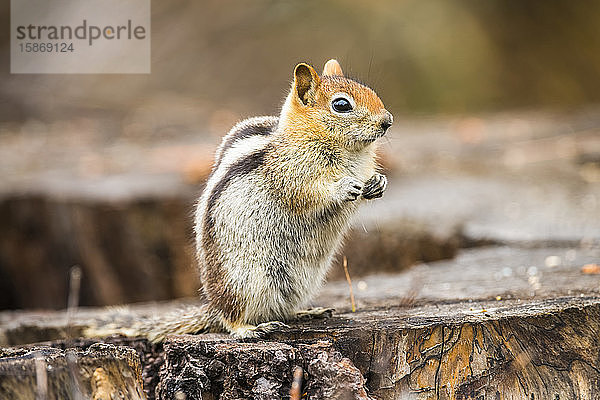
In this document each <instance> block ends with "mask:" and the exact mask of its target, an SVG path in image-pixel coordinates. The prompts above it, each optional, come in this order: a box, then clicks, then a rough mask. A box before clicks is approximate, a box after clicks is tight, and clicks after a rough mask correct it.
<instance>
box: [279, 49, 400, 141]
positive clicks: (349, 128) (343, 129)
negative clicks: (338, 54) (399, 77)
mask: <svg viewBox="0 0 600 400" xmlns="http://www.w3.org/2000/svg"><path fill="white" fill-rule="evenodd" d="M339 96H343V97H347V98H349V99H350V101H351V102H352V103H353V106H354V108H353V110H352V111H351V112H347V113H337V112H335V111H334V110H333V108H332V105H331V102H332V100H334V99H335V98H337V97H339ZM385 118H391V114H389V112H388V111H387V110H386V109H385V107H384V105H383V103H382V101H381V100H380V99H379V97H378V96H377V94H375V92H374V91H373V90H372V89H370V88H368V87H366V86H364V85H362V84H360V83H358V82H355V81H353V80H352V79H348V78H346V77H344V76H343V73H342V69H341V67H340V65H339V63H338V62H337V61H335V60H329V61H328V62H327V63H326V64H325V68H324V69H323V75H322V76H321V77H319V75H318V74H317V73H316V71H315V70H314V68H312V67H311V66H310V65H308V64H304V63H301V64H298V65H297V66H296V68H295V70H294V82H293V84H292V90H291V91H290V94H289V95H288V98H287V100H286V102H285V104H284V107H283V109H282V112H281V117H280V129H281V130H282V131H284V132H285V133H286V135H287V136H288V137H289V138H293V139H294V140H298V141H307V142H319V143H321V144H323V145H325V146H327V145H329V146H337V147H342V148H345V149H346V150H350V151H359V150H362V149H363V148H365V147H366V146H368V145H370V144H371V143H372V142H373V141H374V140H375V139H377V138H378V137H380V136H382V135H383V134H384V133H385V129H382V128H381V122H382V120H383V119H385Z"/></svg>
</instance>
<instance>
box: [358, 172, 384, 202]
mask: <svg viewBox="0 0 600 400" xmlns="http://www.w3.org/2000/svg"><path fill="white" fill-rule="evenodd" d="M386 187H387V178H386V177H385V175H383V174H380V173H378V172H375V175H373V176H372V177H370V178H369V180H368V181H367V182H366V183H365V187H364V189H363V192H362V196H363V197H364V198H365V199H369V200H370V199H376V198H378V197H381V196H383V192H385V188H386Z"/></svg>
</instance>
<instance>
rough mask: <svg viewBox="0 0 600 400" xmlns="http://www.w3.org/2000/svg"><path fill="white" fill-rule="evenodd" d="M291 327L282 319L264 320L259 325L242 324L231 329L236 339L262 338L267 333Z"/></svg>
mask: <svg viewBox="0 0 600 400" xmlns="http://www.w3.org/2000/svg"><path fill="white" fill-rule="evenodd" d="M285 328H289V326H288V325H286V324H284V323H283V322H281V321H269V322H263V323H262V324H258V325H240V326H237V327H235V328H232V329H231V330H230V333H231V336H233V337H234V338H236V339H251V338H261V337H263V336H264V335H266V334H267V333H271V332H275V331H278V330H281V329H285Z"/></svg>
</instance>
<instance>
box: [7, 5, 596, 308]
mask: <svg viewBox="0 0 600 400" xmlns="http://www.w3.org/2000/svg"><path fill="white" fill-rule="evenodd" d="M0 7H1V8H0V21H1V23H2V26H4V27H9V26H10V18H9V17H10V10H9V5H8V2H3V3H2V6H0ZM599 14H600V3H599V2H594V1H579V2H565V1H546V2H543V3H540V2H533V1H521V2H505V1H499V0H498V1H494V0H490V1H485V2H481V1H476V0H460V1H453V2H447V1H438V0H432V1H427V2H423V1H417V0H403V1H391V0H384V1H378V2H371V3H369V2H364V1H357V0H351V1H337V0H322V1H303V2H296V1H267V0H256V1H252V2H249V1H238V2H234V1H216V0H214V1H195V2H194V1H183V0H171V1H168V2H166V1H152V29H151V40H152V65H151V68H152V73H151V74H148V75H120V74H115V75H11V74H10V73H9V65H10V60H9V31H8V29H3V30H2V31H1V32H0V47H1V48H2V51H1V52H0V59H1V63H0V309H12V308H39V307H44V308H62V307H65V305H66V299H67V291H68V290H67V286H68V271H69V270H70V268H71V267H73V266H75V265H78V266H80V267H81V269H82V271H83V280H82V291H81V302H82V304H84V305H106V304H118V303H124V302H132V301H147V300H166V299H170V298H174V297H182V296H193V295H194V294H195V293H196V291H197V289H198V287H199V285H200V283H199V282H198V280H197V278H196V275H195V271H194V266H193V248H192V246H191V244H192V231H191V213H192V210H193V202H194V200H195V198H196V197H197V196H198V194H199V193H200V191H201V189H202V185H203V181H204V179H205V178H206V176H207V174H208V172H209V171H210V167H211V161H212V154H213V151H214V149H215V147H216V145H217V144H218V142H219V140H220V137H221V136H223V135H224V134H225V133H226V132H227V131H228V129H229V128H230V127H231V126H232V125H233V124H234V123H235V122H237V121H239V120H241V119H243V118H246V117H249V116H253V115H273V114H277V113H278V112H279V107H280V104H281V102H282V100H283V98H284V97H285V95H286V93H287V90H288V88H289V82H290V79H291V75H292V71H293V68H294V66H295V64H296V63H298V62H302V61H304V62H309V63H311V64H312V65H314V66H315V68H316V69H317V70H320V69H321V68H322V65H323V64H324V63H325V61H327V60H328V59H329V58H337V59H338V60H339V61H340V63H341V65H342V67H343V69H344V71H345V73H346V74H347V75H348V76H350V77H354V78H357V79H358V80H360V81H362V82H365V83H366V84H368V85H369V86H371V87H373V88H374V89H375V90H376V91H377V93H378V94H379V95H380V97H381V98H382V100H383V101H384V103H385V104H386V107H387V108H388V109H389V110H390V111H391V112H392V113H393V114H394V116H395V119H394V121H395V122H394V126H393V127H392V129H391V132H390V133H389V134H388V135H387V136H386V138H385V140H384V141H383V143H382V164H383V167H384V168H385V170H386V173H387V174H388V175H389V176H390V179H391V184H390V191H389V192H388V194H386V196H385V197H384V199H382V200H381V201H380V202H379V203H373V204H372V205H369V206H368V207H365V210H363V212H362V214H361V216H360V218H359V222H358V224H357V226H358V227H359V228H357V229H355V230H354V231H353V233H352V235H351V236H350V238H349V240H348V246H347V247H346V248H345V249H344V251H343V253H344V254H345V255H347V256H348V260H349V266H350V269H351V273H353V274H354V276H357V277H359V276H361V275H363V274H366V273H368V272H377V271H388V272H389V271H398V270H401V269H402V268H406V267H409V266H411V265H414V264H415V263H419V262H430V261H434V260H439V259H444V258H452V257H453V256H454V255H455V254H456V253H457V252H458V251H459V250H460V249H461V248H465V247H471V246H479V245H489V244H510V245H518V246H522V245H541V244H544V245H548V244H559V245H562V244H565V245H569V246H577V247H578V248H582V249H587V250H589V251H597V249H598V241H599V238H600V217H599V215H600V188H599V186H600V103H599V102H600V77H599V73H598V71H600V24H598V17H597V16H598V15H599ZM561 257H563V256H561ZM563 259H565V260H567V261H568V255H567V256H566V258H565V257H563ZM339 277H343V271H341V270H340V268H339V267H338V266H336V267H334V271H332V279H335V278H339Z"/></svg>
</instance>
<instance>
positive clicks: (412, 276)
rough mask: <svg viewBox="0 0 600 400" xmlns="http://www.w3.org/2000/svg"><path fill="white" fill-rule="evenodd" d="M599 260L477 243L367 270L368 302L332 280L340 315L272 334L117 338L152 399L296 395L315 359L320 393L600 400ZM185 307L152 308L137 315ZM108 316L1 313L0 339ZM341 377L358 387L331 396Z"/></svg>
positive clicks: (57, 331)
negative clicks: (135, 361)
mask: <svg viewBox="0 0 600 400" xmlns="http://www.w3.org/2000/svg"><path fill="white" fill-rule="evenodd" d="M548 257H550V259H549V258H548ZM598 258H599V255H598V252H597V250H594V249H591V250H590V249H588V250H584V249H581V248H563V249H556V248H546V249H514V248H489V249H474V250H470V251H466V252H463V253H462V254H461V255H460V256H459V257H458V258H457V259H456V260H453V261H445V262H439V263H434V264H431V265H429V266H420V267H417V268H413V269H410V270H408V271H406V272H405V273H402V274H397V275H376V276H369V277H365V278H364V279H361V280H357V281H355V282H354V284H355V294H356V297H357V307H358V311H357V312H355V313H352V312H351V311H350V310H349V301H348V297H347V296H348V292H347V287H344V284H343V283H335V282H334V283H331V284H329V285H328V286H326V287H325V288H324V290H323V293H322V295H321V296H320V297H319V299H318V300H317V303H318V304H319V305H333V306H334V307H336V308H337V312H336V313H335V314H334V317H333V318H329V319H317V320H307V321H296V322H291V323H290V328H289V329H285V330H283V331H281V332H276V333H273V334H271V335H270V336H268V337H266V338H265V339H264V340H260V341H256V340H255V341H245V342H240V341H236V340H233V339H231V338H229V337H228V336H226V335H198V336H174V337H170V338H168V339H167V341H166V342H165V343H164V345H163V346H153V345H150V344H149V343H147V342H146V341H144V340H139V339H138V340H132V339H122V338H112V339H110V341H111V342H113V343H115V344H117V345H129V346H132V347H133V348H135V349H136V350H137V352H138V354H139V356H140V360H141V365H142V375H143V382H144V390H145V391H146V393H147V394H148V397H149V398H160V399H167V398H172V396H173V394H174V393H175V392H177V391H183V392H184V393H186V396H188V397H187V398H188V399H194V398H200V397H199V396H200V394H201V395H202V396H203V397H202V398H209V399H210V398H221V399H233V398H259V399H271V398H282V397H283V398H285V394H286V393H287V391H288V390H289V387H290V385H291V374H292V371H293V369H294V367H296V366H302V367H303V369H304V372H305V374H304V377H305V379H304V387H303V390H304V391H305V392H308V393H309V394H311V395H312V397H310V398H364V394H363V390H364V391H365V393H366V395H367V396H369V397H371V398H375V399H484V400H486V399H493V400H496V399H532V398H533V399H563V400H564V399H596V398H599V397H600V358H598V354H600V275H588V274H585V273H583V272H582V269H581V266H582V265H583V264H585V263H589V262H593V261H594V260H598ZM550 261H552V262H550ZM525 262H527V264H525ZM365 286H366V287H365ZM359 287H362V288H363V289H362V290H361V289H359ZM176 307H178V304H177V303H163V304H148V305H139V306H132V307H131V308H130V310H129V311H128V313H129V314H130V315H131V317H132V318H136V316H137V317H139V316H143V315H149V314H152V313H157V312H158V313H167V312H169V311H171V310H173V309H174V308H176ZM108 314H109V312H107V311H105V310H96V309H82V310H80V311H79V312H78V313H77V315H75V316H74V317H73V318H72V319H71V323H70V326H69V325H68V324H67V323H66V319H65V316H64V314H61V313H58V312H45V313H44V312H38V313H36V312H29V313H1V314H0V332H1V334H0V338H1V339H2V340H3V341H4V344H5V345H7V344H12V345H16V344H18V343H21V344H22V343H25V342H31V341H40V340H48V339H59V338H61V337H63V338H65V337H68V336H69V334H70V335H71V336H77V333H78V331H79V328H78V327H81V326H83V325H86V324H87V323H89V321H90V320H95V319H99V318H105V317H106V316H107V315H108ZM69 332H70V333H69ZM93 342H94V340H91V339H86V340H83V341H80V340H74V339H70V340H66V341H65V340H64V339H63V340H58V341H54V342H52V343H50V345H53V346H59V347H61V348H64V347H65V346H80V347H83V348H86V347H87V346H89V345H90V344H91V343H93ZM320 353H325V355H320ZM215 360H216V361H215ZM319 360H321V361H319ZM217 361H218V362H217ZM315 363H316V364H315ZM319 363H320V364H319ZM311 365H312V367H311ZM315 365H318V366H319V368H316V367H315ZM159 371H160V372H159ZM336 382H338V383H340V382H343V384H342V385H341V386H340V385H338V386H335V383H336ZM342 387H343V388H346V389H348V390H350V391H349V392H347V393H345V394H339V395H324V394H323V393H325V392H327V391H330V392H327V393H334V392H335V391H336V390H338V389H341V388H342ZM336 388H337V389H336Z"/></svg>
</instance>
